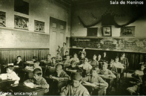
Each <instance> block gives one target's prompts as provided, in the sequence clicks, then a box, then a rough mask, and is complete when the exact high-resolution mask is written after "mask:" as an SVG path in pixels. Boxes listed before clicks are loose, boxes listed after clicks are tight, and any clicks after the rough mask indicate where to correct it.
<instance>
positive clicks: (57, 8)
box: [0, 0, 70, 48]
mask: <svg viewBox="0 0 146 96" xmlns="http://www.w3.org/2000/svg"><path fill="white" fill-rule="evenodd" d="M24 1H26V2H28V3H29V15H26V14H23V13H19V12H15V11H14V0H0V11H3V12H6V27H5V28H1V27H0V32H1V33H0V34H3V33H2V32H5V34H3V35H1V36H0V41H3V45H1V46H0V48H15V47H16V48H18V47H19V48H33V47H36V48H39V47H43V48H49V36H48V35H49V24H50V17H54V18H56V19H59V20H63V21H65V22H66V32H65V34H64V41H66V37H69V36H70V9H69V8H67V7H65V6H64V5H61V4H59V3H57V2H55V1H53V0H24ZM14 15H18V16H22V17H26V18H29V25H28V29H29V30H26V31H24V30H21V29H18V30H16V31H15V29H14ZM34 20H38V21H43V22H45V33H43V34H44V37H45V38H43V35H42V34H37V33H35V32H34ZM7 29H8V30H7ZM19 30H20V33H21V34H17V32H19ZM23 32H24V34H25V35H24V36H27V35H26V34H27V33H28V32H32V34H33V33H34V35H33V36H31V37H27V38H31V39H32V40H33V39H34V40H35V39H36V38H34V36H35V35H36V36H37V35H41V36H38V37H40V38H37V39H39V40H40V41H44V42H45V43H42V44H41V43H40V44H37V45H38V46H33V43H29V40H26V41H24V42H25V46H24V44H22V45H23V46H21V45H20V46H15V45H17V42H15V40H11V39H10V38H14V39H15V37H14V36H13V35H10V34H11V33H14V34H16V35H18V36H19V38H23ZM45 35H46V36H45ZM8 36H9V38H5V37H8ZM28 36H29V35H28ZM46 37H48V39H46ZM27 38H26V39H27ZM42 39H44V40H42ZM39 40H36V42H37V41H39ZM17 41H19V39H17ZM7 42H9V44H10V45H9V46H8V45H5V43H7ZM24 42H22V43H24ZM47 42H48V43H47ZM50 42H52V41H50ZM34 43H35V42H34Z"/></svg>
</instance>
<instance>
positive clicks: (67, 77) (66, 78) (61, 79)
mask: <svg viewBox="0 0 146 96" xmlns="http://www.w3.org/2000/svg"><path fill="white" fill-rule="evenodd" d="M62 76H63V77H60V78H59V81H66V80H69V78H70V77H69V76H68V75H67V73H66V72H62Z"/></svg>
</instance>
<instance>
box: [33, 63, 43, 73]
mask: <svg viewBox="0 0 146 96" xmlns="http://www.w3.org/2000/svg"><path fill="white" fill-rule="evenodd" d="M36 68H39V69H40V70H41V71H42V67H41V66H40V62H39V61H34V69H36Z"/></svg>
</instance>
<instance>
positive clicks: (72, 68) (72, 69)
mask: <svg viewBox="0 0 146 96" xmlns="http://www.w3.org/2000/svg"><path fill="white" fill-rule="evenodd" d="M77 63H78V62H76V61H71V65H70V66H69V67H67V68H66V71H67V73H68V75H71V74H72V73H75V72H81V73H82V69H80V68H79V67H77Z"/></svg>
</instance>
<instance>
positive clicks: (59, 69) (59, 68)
mask: <svg viewBox="0 0 146 96" xmlns="http://www.w3.org/2000/svg"><path fill="white" fill-rule="evenodd" d="M61 71H62V65H61V64H57V65H56V72H61Z"/></svg>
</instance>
